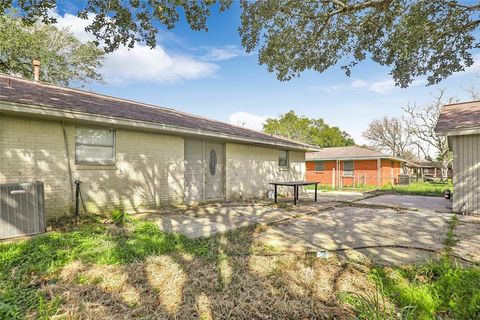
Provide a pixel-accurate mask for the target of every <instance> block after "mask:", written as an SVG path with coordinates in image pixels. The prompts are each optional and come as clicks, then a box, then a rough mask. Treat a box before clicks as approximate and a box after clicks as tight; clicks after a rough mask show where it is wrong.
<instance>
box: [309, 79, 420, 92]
mask: <svg viewBox="0 0 480 320" xmlns="http://www.w3.org/2000/svg"><path fill="white" fill-rule="evenodd" d="M424 83H425V80H424V79H418V80H414V81H413V83H412V84H411V85H410V86H416V85H419V84H424ZM396 88H398V87H397V86H395V81H394V80H393V79H384V80H378V81H367V80H363V79H354V80H353V81H351V82H350V83H349V84H345V85H329V86H309V87H307V89H309V90H320V91H324V92H327V93H329V94H337V93H339V92H342V91H352V90H357V91H358V90H362V91H369V92H374V93H378V94H388V93H390V92H392V90H394V89H396Z"/></svg>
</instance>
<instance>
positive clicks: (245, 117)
mask: <svg viewBox="0 0 480 320" xmlns="http://www.w3.org/2000/svg"><path fill="white" fill-rule="evenodd" d="M267 118H268V117H266V116H257V115H254V114H251V113H248V112H243V111H239V112H235V113H234V114H232V115H230V116H229V117H228V119H227V121H228V123H230V124H233V125H237V126H242V127H245V128H249V129H253V130H257V131H262V129H263V123H264V122H265V120H267Z"/></svg>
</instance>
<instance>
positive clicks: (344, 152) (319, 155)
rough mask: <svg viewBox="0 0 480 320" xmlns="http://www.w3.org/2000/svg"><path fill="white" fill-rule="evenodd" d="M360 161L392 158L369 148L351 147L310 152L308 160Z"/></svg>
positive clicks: (307, 156)
mask: <svg viewBox="0 0 480 320" xmlns="http://www.w3.org/2000/svg"><path fill="white" fill-rule="evenodd" d="M348 158H352V159H358V158H391V157H390V156H388V155H386V154H383V153H381V152H378V151H373V150H370V149H367V148H362V147H357V146H351V147H335V148H324V149H322V150H320V151H317V152H308V153H307V154H306V160H307V161H308V160H335V159H348Z"/></svg>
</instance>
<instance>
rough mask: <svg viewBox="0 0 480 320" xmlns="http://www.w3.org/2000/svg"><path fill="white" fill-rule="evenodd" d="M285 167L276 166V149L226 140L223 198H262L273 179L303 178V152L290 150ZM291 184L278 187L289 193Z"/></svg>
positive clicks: (281, 190)
mask: <svg viewBox="0 0 480 320" xmlns="http://www.w3.org/2000/svg"><path fill="white" fill-rule="evenodd" d="M289 154H290V166H289V169H288V170H282V169H279V167H278V149H276V148H269V147H260V146H253V145H245V144H236V143H227V144H226V192H227V200H235V199H240V198H245V199H248V198H264V197H265V196H266V194H267V191H268V190H270V189H272V187H271V186H270V185H269V183H270V182H273V181H295V180H296V181H298V180H305V153H304V152H299V151H290V152H289ZM291 189H292V188H280V190H279V191H280V192H282V193H290V192H291V191H292V190H291Z"/></svg>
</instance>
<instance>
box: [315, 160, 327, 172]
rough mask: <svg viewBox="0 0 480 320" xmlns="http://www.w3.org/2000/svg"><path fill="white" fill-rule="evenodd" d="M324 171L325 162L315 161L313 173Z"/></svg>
mask: <svg viewBox="0 0 480 320" xmlns="http://www.w3.org/2000/svg"><path fill="white" fill-rule="evenodd" d="M323 170H325V162H323V161H317V162H315V171H323Z"/></svg>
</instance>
